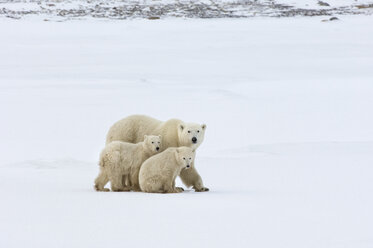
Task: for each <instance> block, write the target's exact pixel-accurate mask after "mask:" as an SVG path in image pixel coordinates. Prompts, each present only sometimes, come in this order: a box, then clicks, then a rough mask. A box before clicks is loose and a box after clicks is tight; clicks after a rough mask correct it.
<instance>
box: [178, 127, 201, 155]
mask: <svg viewBox="0 0 373 248" xmlns="http://www.w3.org/2000/svg"><path fill="white" fill-rule="evenodd" d="M205 130H206V124H202V125H200V124H196V123H181V124H179V125H178V135H179V141H180V145H181V146H187V147H191V148H193V149H197V148H198V147H199V145H201V143H202V141H203V139H204V137H205Z"/></svg>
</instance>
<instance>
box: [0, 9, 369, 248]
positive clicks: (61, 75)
mask: <svg viewBox="0 0 373 248" xmlns="http://www.w3.org/2000/svg"><path fill="white" fill-rule="evenodd" d="M322 19H325V17H313V18H305V17H300V18H284V19H274V18H273V19H269V18H255V19H219V20H217V19H211V20H202V19H199V20H181V19H179V20H176V19H167V20H158V21H150V20H132V21H97V20H96V21H94V20H86V21H68V22H42V21H32V20H28V21H25V20H18V21H17V20H10V19H2V20H1V21H0V31H1V32H0V48H1V49H0V114H1V119H0V120H1V122H0V127H1V128H0V149H1V156H0V195H1V202H0V247H4V248H12V247H22V248H24V247H35V248H51V247H53V248H59V247H69V248H71V247H73V248H75V247H79V248H81V247H90V248H96V247H97V248H102V247H111V248H113V247H180V248H181V247H187V248H189V247H194V248H195V247H252V248H254V247H255V248H261V247H266V248H278V247H283V248H342V247H343V248H368V247H370V248H371V247H373V211H372V209H373V199H372V196H373V117H372V110H373V25H371V24H372V16H343V17H341V18H340V19H341V20H340V21H334V22H321V20H322ZM135 113H141V114H147V115H151V116H153V117H156V118H159V119H162V120H166V119H169V118H173V117H176V118H180V119H183V120H185V121H192V122H199V123H206V124H207V131H206V137H205V141H204V143H203V144H202V145H201V147H200V148H199V150H198V153H197V159H196V167H197V169H198V170H199V172H200V174H201V175H202V178H203V180H204V183H205V186H207V187H209V188H210V191H209V192H203V193H197V192H194V191H193V190H189V189H188V190H186V191H185V192H183V193H181V194H146V193H134V192H131V193H124V192H122V193H113V192H108V193H103V192H100V193H98V192H95V191H94V190H93V180H94V178H95V177H96V175H97V173H98V165H97V160H98V155H99V152H100V150H101V149H102V148H103V146H104V142H105V135H106V132H107V131H108V129H109V127H110V125H111V124H113V123H114V122H115V121H117V120H119V119H121V118H123V117H125V116H128V115H130V114H135ZM178 184H179V185H181V183H180V181H178Z"/></svg>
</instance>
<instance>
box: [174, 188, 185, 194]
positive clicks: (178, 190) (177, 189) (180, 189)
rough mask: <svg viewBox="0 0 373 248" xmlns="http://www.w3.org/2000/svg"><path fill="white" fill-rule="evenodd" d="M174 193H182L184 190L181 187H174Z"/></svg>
mask: <svg viewBox="0 0 373 248" xmlns="http://www.w3.org/2000/svg"><path fill="white" fill-rule="evenodd" d="M175 190H176V192H179V193H180V192H183V191H184V189H183V188H182V187H175Z"/></svg>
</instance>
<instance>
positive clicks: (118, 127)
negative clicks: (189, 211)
mask: <svg viewBox="0 0 373 248" xmlns="http://www.w3.org/2000/svg"><path fill="white" fill-rule="evenodd" d="M205 130H206V125H205V124H202V125H199V124H195V123H185V122H183V121H181V120H177V119H170V120H168V121H165V122H163V121H160V120H157V119H154V118H152V117H149V116H145V115H131V116H128V117H126V118H124V119H122V120H120V121H118V122H116V123H114V125H113V126H112V127H111V128H110V130H109V132H108V134H107V136H106V144H109V143H110V142H112V141H114V140H119V141H124V142H130V143H138V142H141V141H142V140H143V139H144V135H161V136H162V151H164V150H165V149H167V148H168V147H179V146H187V147H190V148H192V149H197V148H198V147H199V145H201V143H202V141H203V139H204V136H205ZM180 178H181V180H182V181H183V183H184V184H185V185H186V186H187V187H191V186H193V188H194V189H195V191H198V192H202V191H208V190H209V189H208V188H206V187H204V186H203V182H202V178H201V176H200V175H199V174H198V172H197V170H196V168H195V166H194V163H193V164H192V166H191V168H190V169H188V170H183V171H182V172H181V173H180Z"/></svg>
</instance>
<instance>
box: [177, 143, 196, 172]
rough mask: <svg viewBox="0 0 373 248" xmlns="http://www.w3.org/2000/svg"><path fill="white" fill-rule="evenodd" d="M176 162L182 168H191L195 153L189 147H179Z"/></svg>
mask: <svg viewBox="0 0 373 248" xmlns="http://www.w3.org/2000/svg"><path fill="white" fill-rule="evenodd" d="M175 156H176V161H177V162H178V164H179V165H180V166H181V168H183V169H184V168H187V169H188V168H190V167H191V166H192V163H193V161H194V156H195V152H194V150H193V149H192V148H189V147H185V146H182V147H178V148H176V150H175Z"/></svg>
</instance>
